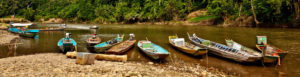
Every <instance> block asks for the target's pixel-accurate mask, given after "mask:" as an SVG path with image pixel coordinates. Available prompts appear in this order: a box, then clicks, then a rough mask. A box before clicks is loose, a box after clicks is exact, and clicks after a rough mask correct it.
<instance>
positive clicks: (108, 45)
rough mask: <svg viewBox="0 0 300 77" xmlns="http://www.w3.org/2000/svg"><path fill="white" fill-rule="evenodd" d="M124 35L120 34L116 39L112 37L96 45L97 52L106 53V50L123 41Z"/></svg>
mask: <svg viewBox="0 0 300 77" xmlns="http://www.w3.org/2000/svg"><path fill="white" fill-rule="evenodd" d="M123 38H124V35H122V36H120V35H119V34H118V36H117V37H116V38H114V39H111V40H109V41H106V42H103V43H100V44H97V45H95V46H94V48H95V51H96V52H97V53H104V52H105V51H106V50H108V49H109V48H111V47H112V46H114V45H117V44H119V43H121V42H122V41H123Z"/></svg>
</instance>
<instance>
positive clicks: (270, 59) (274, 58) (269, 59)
mask: <svg viewBox="0 0 300 77" xmlns="http://www.w3.org/2000/svg"><path fill="white" fill-rule="evenodd" d="M264 47H265V46H260V45H256V48H257V49H258V50H259V51H261V52H263V49H262V48H264ZM277 54H278V55H279V57H280V59H283V58H284V57H285V56H286V55H287V53H285V52H278V53H277ZM276 61H278V56H264V59H263V62H264V63H274V62H276Z"/></svg>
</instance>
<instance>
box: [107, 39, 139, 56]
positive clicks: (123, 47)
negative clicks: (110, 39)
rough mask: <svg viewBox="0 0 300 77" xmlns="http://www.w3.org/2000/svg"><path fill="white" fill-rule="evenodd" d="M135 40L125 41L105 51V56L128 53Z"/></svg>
mask: <svg viewBox="0 0 300 77" xmlns="http://www.w3.org/2000/svg"><path fill="white" fill-rule="evenodd" d="M135 42H136V40H126V41H123V42H121V43H120V44H118V45H115V46H113V47H112V48H110V49H109V50H107V51H105V53H106V54H116V55H122V54H124V53H125V52H126V51H128V50H129V49H130V48H132V47H133V46H134V44H135Z"/></svg>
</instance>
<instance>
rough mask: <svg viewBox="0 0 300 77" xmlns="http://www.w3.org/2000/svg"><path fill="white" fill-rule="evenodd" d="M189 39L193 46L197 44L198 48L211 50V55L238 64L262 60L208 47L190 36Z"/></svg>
mask: <svg viewBox="0 0 300 77" xmlns="http://www.w3.org/2000/svg"><path fill="white" fill-rule="evenodd" d="M189 39H190V41H191V42H192V43H193V44H195V45H197V46H200V47H203V48H207V49H208V50H210V51H209V53H212V54H215V55H217V56H220V57H224V58H227V59H231V60H234V61H237V62H256V61H258V60H261V58H262V57H256V56H245V55H242V54H238V53H233V52H230V51H225V50H222V49H219V48H217V47H214V46H206V45H204V44H201V43H199V42H196V41H194V40H193V39H192V37H190V36H189ZM224 46H225V45H224Z"/></svg>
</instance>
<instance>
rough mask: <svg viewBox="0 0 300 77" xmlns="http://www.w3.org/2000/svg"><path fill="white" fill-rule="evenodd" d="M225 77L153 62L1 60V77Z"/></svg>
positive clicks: (56, 56) (53, 56)
mask: <svg viewBox="0 0 300 77" xmlns="http://www.w3.org/2000/svg"><path fill="white" fill-rule="evenodd" d="M1 76H4V77H11V76H13V77H15V76H17V77H28V76H29V77H32V76H39V77H41V76H42V77H44V76H47V77H53V76H55V77H65V76H67V77H74V76H77V77H78V76H80V77H99V76H101V77H116V76H117V77H124V76H137V77H142V76H143V77H144V76H149V77H199V76H207V77H225V76H228V75H225V74H224V73H222V72H216V71H214V72H210V71H206V70H205V68H204V67H202V66H197V67H190V66H183V65H181V66H170V65H160V64H155V63H152V62H149V63H138V62H134V61H129V62H126V63H123V62H111V61H95V64H93V65H77V64H75V59H69V58H66V56H65V55H63V54H60V53H42V54H34V55H26V56H18V57H8V58H2V59H0V77H1Z"/></svg>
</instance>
